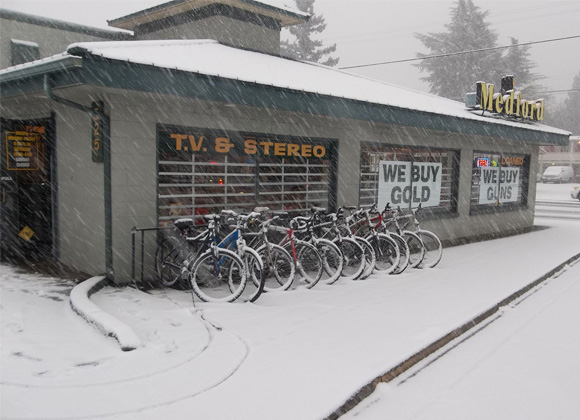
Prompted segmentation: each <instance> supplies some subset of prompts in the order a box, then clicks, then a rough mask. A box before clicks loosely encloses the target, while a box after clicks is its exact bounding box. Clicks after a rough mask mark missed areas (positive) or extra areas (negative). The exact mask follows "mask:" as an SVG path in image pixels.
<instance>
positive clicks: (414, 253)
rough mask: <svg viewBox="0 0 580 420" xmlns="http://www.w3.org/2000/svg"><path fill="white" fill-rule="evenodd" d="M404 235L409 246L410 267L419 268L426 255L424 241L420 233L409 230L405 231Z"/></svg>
mask: <svg viewBox="0 0 580 420" xmlns="http://www.w3.org/2000/svg"><path fill="white" fill-rule="evenodd" d="M402 236H403V238H404V239H405V242H407V246H408V247H409V267H411V268H417V267H418V266H419V264H421V261H423V258H424V257H425V247H424V246H423V241H422V240H421V238H419V235H417V234H416V233H414V232H411V231H408V230H405V231H403V232H402Z"/></svg>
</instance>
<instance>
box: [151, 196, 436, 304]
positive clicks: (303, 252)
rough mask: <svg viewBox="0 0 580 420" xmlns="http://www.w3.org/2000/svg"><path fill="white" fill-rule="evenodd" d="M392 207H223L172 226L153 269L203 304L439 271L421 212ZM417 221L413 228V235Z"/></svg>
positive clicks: (430, 234) (168, 283)
mask: <svg viewBox="0 0 580 420" xmlns="http://www.w3.org/2000/svg"><path fill="white" fill-rule="evenodd" d="M420 211H421V207H420V206H419V208H417V209H415V210H413V211H412V212H410V213H404V212H403V211H402V210H401V208H400V207H399V208H397V209H392V208H391V207H390V206H389V205H388V204H387V206H386V207H385V209H383V210H382V211H379V210H378V209H377V207H376V205H374V206H372V207H370V208H356V207H340V208H339V209H338V210H337V211H336V212H331V213H329V212H327V211H326V210H325V209H322V208H312V209H311V211H310V212H309V214H308V215H300V216H295V217H290V216H289V214H288V213H287V212H280V211H270V210H269V209H268V208H266V207H258V208H255V209H254V211H253V212H251V213H249V214H237V213H236V212H234V211H232V210H222V212H221V213H220V214H212V215H206V216H204V218H205V220H206V224H204V225H203V226H197V225H196V224H195V223H194V221H193V219H189V218H184V219H179V220H176V221H175V222H174V225H175V232H176V233H177V234H176V235H169V236H168V237H166V238H165V239H164V240H163V241H162V242H161V243H160V244H159V246H158V248H157V252H156V255H155V269H156V274H157V278H158V281H159V282H160V284H161V285H163V286H180V287H187V288H191V289H192V290H193V292H194V293H195V295H196V296H197V297H199V298H200V299H201V300H202V301H205V302H232V301H234V300H236V299H239V298H242V299H244V300H246V301H252V302H253V301H255V300H256V299H258V298H259V297H260V295H261V294H262V293H263V292H273V291H276V290H288V289H290V288H293V287H296V286H298V285H303V286H304V287H307V288H312V287H314V286H315V285H316V284H318V283H320V282H323V283H326V284H332V283H334V282H336V281H337V280H339V279H346V280H356V279H359V280H360V279H365V278H367V277H369V276H370V275H371V274H372V273H373V272H379V273H384V274H399V273H402V272H403V271H405V270H406V269H408V268H424V267H434V266H435V265H437V264H438V263H439V261H440V260H441V256H442V246H441V241H440V240H439V238H438V237H437V235H435V234H434V233H433V232H430V231H427V230H424V229H421V227H420V223H419V220H418V218H417V214H418V213H419V212H420ZM411 221H413V226H414V230H407V226H410V225H411Z"/></svg>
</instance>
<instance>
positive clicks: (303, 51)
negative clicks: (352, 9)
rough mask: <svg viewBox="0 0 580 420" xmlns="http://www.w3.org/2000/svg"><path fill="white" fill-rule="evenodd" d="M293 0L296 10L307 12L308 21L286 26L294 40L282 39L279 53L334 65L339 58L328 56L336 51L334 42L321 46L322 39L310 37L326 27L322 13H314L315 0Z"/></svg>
mask: <svg viewBox="0 0 580 420" xmlns="http://www.w3.org/2000/svg"><path fill="white" fill-rule="evenodd" d="M295 1H296V7H297V8H298V10H300V11H302V12H306V13H308V14H309V15H310V16H311V17H310V19H309V20H308V22H305V23H302V24H300V25H294V26H291V27H289V28H288V31H289V32H290V34H291V35H293V37H294V41H293V42H289V41H282V42H281V44H280V50H281V53H282V54H283V55H286V56H288V57H291V58H295V59H298V60H304V61H312V62H315V63H321V64H324V65H327V66H336V65H337V64H338V60H339V59H338V58H335V57H331V56H330V54H332V53H334V52H335V51H336V44H333V45H331V46H329V47H326V48H323V47H322V46H323V44H322V41H320V40H317V39H312V37H313V36H315V35H317V34H320V33H322V32H323V31H324V30H325V29H326V23H325V21H324V18H323V17H322V15H315V14H314V1H315V0H295ZM322 60H324V61H322Z"/></svg>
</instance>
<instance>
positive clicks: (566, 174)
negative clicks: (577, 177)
mask: <svg viewBox="0 0 580 420" xmlns="http://www.w3.org/2000/svg"><path fill="white" fill-rule="evenodd" d="M573 179H574V170H573V169H572V167H571V166H548V168H546V170H545V171H544V174H543V175H542V182H544V183H545V182H557V183H558V184H560V183H562V182H572V180H573Z"/></svg>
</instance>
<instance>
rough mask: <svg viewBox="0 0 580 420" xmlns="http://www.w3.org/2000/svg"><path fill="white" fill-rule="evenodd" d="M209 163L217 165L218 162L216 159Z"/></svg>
mask: <svg viewBox="0 0 580 420" xmlns="http://www.w3.org/2000/svg"><path fill="white" fill-rule="evenodd" d="M209 163H211V164H212V165H217V162H216V161H215V160H210V161H209Z"/></svg>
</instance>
